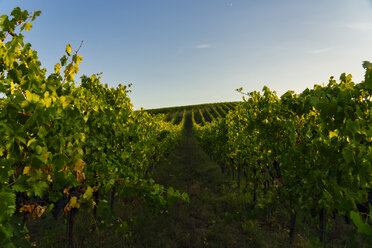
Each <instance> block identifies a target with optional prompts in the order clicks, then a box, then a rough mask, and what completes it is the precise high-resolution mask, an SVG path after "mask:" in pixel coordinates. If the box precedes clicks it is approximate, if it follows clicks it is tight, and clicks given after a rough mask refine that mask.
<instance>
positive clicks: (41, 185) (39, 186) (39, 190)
mask: <svg viewBox="0 0 372 248" xmlns="http://www.w3.org/2000/svg"><path fill="white" fill-rule="evenodd" d="M32 186H33V190H34V193H35V195H36V196H40V197H43V193H44V192H45V191H46V190H47V189H48V184H47V183H46V182H44V181H40V182H37V183H35V184H33V185H32Z"/></svg>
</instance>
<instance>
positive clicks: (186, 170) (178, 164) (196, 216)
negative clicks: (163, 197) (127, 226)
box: [132, 111, 256, 248]
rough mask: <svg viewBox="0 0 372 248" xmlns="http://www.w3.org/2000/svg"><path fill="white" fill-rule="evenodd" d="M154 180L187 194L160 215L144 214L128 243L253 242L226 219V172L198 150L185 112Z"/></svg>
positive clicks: (235, 244)
mask: <svg viewBox="0 0 372 248" xmlns="http://www.w3.org/2000/svg"><path fill="white" fill-rule="evenodd" d="M154 176H155V179H156V181H157V182H159V183H160V184H163V185H166V186H172V187H174V188H175V189H178V190H180V191H182V192H187V193H188V194H189V196H190V204H186V203H179V204H177V205H175V206H173V207H171V208H170V209H169V212H168V213H167V214H164V215H160V216H155V217H154V216H151V217H150V216H146V217H145V218H144V219H143V220H139V223H141V224H140V225H137V226H138V229H137V230H134V233H135V236H134V237H133V242H134V244H132V245H133V247H164V248H165V247H255V246H256V245H254V243H253V241H252V238H251V237H250V235H249V234H248V233H245V232H244V231H243V230H242V228H241V224H239V223H238V222H234V221H233V220H230V221H228V222H226V213H230V212H231V213H232V212H233V211H234V209H236V208H235V207H236V206H235V204H238V203H237V202H236V201H234V199H231V195H229V194H226V192H222V191H224V183H225V182H224V180H225V179H226V176H225V175H223V174H222V173H221V171H220V168H219V166H218V165H217V164H215V163H214V162H213V161H212V160H211V158H210V157H209V156H208V155H207V154H206V153H205V152H204V151H203V150H202V149H201V147H200V146H199V144H198V143H197V140H196V139H195V137H194V136H193V133H192V122H191V116H190V111H189V112H188V113H187V115H186V123H185V133H184V138H183V140H182V141H181V142H180V143H179V144H178V145H177V146H176V148H175V149H174V151H173V152H172V153H171V154H170V155H169V157H168V158H167V159H166V160H164V161H161V163H160V164H159V165H158V166H157V168H156V172H155V175H154Z"/></svg>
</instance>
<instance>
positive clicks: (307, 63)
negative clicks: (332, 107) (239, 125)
mask: <svg viewBox="0 0 372 248" xmlns="http://www.w3.org/2000/svg"><path fill="white" fill-rule="evenodd" d="M16 6H20V7H21V8H22V9H27V10H29V11H31V10H41V11H42V15H41V16H40V17H39V18H37V20H36V21H35V22H34V27H33V29H32V30H31V31H30V32H28V33H26V34H25V36H26V41H28V42H31V44H32V45H33V48H34V49H36V50H37V51H38V54H39V59H40V60H41V62H42V65H43V67H45V68H47V70H48V71H49V72H51V71H52V68H53V66H54V64H55V63H57V62H58V61H59V58H60V57H61V56H62V55H63V54H64V49H65V45H66V44H67V43H70V44H71V45H72V46H73V47H75V48H77V47H78V46H79V44H80V41H81V40H84V44H83V47H82V49H81V55H82V56H83V63H82V64H81V71H80V73H79V75H82V74H87V75H91V74H93V73H98V72H103V80H102V82H103V83H108V84H109V85H110V86H116V85H117V84H119V83H122V84H128V83H133V87H132V93H130V97H131V99H132V102H133V104H134V108H135V109H139V108H140V107H144V108H158V107H165V106H176V105H188V104H199V103H207V102H222V101H235V100H240V99H241V95H240V94H239V93H237V92H235V91H234V90H235V89H236V88H239V87H243V88H244V91H253V90H261V89H262V87H263V86H264V85H267V86H268V87H269V88H271V89H272V90H276V91H277V92H278V94H279V95H281V94H283V93H284V92H286V91H287V90H289V89H291V90H295V91H296V92H301V91H302V90H304V89H305V88H308V87H313V85H314V84H315V83H317V84H320V83H323V82H327V81H328V79H329V76H332V75H333V76H336V78H338V77H339V75H340V74H341V73H342V72H346V73H351V74H352V75H353V78H354V81H355V82H360V81H361V80H362V79H363V75H364V70H363V68H362V61H364V60H370V61H372V0H312V1H308V0H281V1H278V0H260V1H258V0H257V1H253V0H122V1H112V0H106V1H95V0H90V1H86V0H79V1H70V0H64V1H52V0H33V1H26V0H24V1H19V0H0V15H1V14H10V12H11V10H12V9H13V8H14V7H16Z"/></svg>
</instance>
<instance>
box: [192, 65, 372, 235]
mask: <svg viewBox="0 0 372 248" xmlns="http://www.w3.org/2000/svg"><path fill="white" fill-rule="evenodd" d="M363 66H364V68H365V69H366V74H365V80H364V81H363V82H361V83H359V84H355V83H354V82H352V78H351V75H345V74H342V75H341V77H340V82H339V83H337V82H336V80H334V78H333V77H331V78H330V80H329V83H328V85H325V86H320V85H316V86H314V88H313V89H306V90H305V91H303V92H302V93H301V94H295V93H294V92H291V91H288V92H287V93H285V94H284V95H282V96H281V97H280V98H279V97H277V95H276V93H275V92H272V91H270V90H269V89H268V88H267V87H264V89H263V92H262V93H260V92H256V91H255V92H251V93H248V94H245V93H243V94H245V95H247V96H248V97H246V96H244V97H243V99H244V103H242V104H240V105H238V106H237V107H236V108H235V110H234V111H231V112H230V113H229V114H228V115H227V116H226V117H225V118H223V119H216V120H215V121H213V122H211V123H210V124H208V125H205V126H200V125H197V124H196V123H194V128H193V129H194V133H195V134H196V136H197V137H198V139H199V141H200V143H201V145H202V146H203V148H204V149H205V150H206V151H207V152H208V153H209V154H210V155H211V156H212V157H213V158H214V159H215V160H216V161H217V162H218V163H219V164H220V165H221V166H222V169H223V170H224V171H226V170H227V171H229V172H230V174H233V175H236V176H235V177H234V178H235V179H236V180H237V186H238V187H240V188H241V187H242V186H241V185H240V184H241V181H242V178H243V177H244V178H245V179H246V185H245V186H244V187H245V189H244V191H245V192H248V193H249V194H250V196H251V199H252V200H251V202H252V207H253V208H255V209H257V208H259V209H264V210H265V213H266V214H267V215H270V214H271V213H273V212H274V211H275V210H276V208H277V207H278V206H279V205H280V204H279V203H281V204H285V206H287V207H288V211H289V214H290V216H291V218H290V224H289V226H290V238H291V240H292V238H293V235H294V232H295V227H296V223H298V222H299V221H303V222H304V223H308V225H310V226H313V227H316V226H319V227H320V240H321V241H323V242H324V241H325V236H324V235H325V231H326V226H327V218H326V217H327V216H329V215H330V214H333V213H334V212H338V213H339V214H343V215H347V216H350V217H351V218H352V219H353V221H354V223H355V224H356V225H357V226H358V229H359V231H361V232H364V233H366V234H369V235H372V229H371V227H372V225H371V223H370V224H369V225H368V223H365V222H363V221H362V218H361V217H360V215H359V214H358V213H357V211H356V210H357V208H356V204H357V203H363V204H367V207H368V203H366V202H368V199H367V197H368V191H369V190H370V189H371V188H372V164H371V163H372V122H371V120H372V115H371V112H372V104H371V93H372V64H371V63H369V62H364V64H363ZM238 91H240V92H241V89H239V90H238ZM370 200H371V199H370ZM316 216H318V218H314V217H316Z"/></svg>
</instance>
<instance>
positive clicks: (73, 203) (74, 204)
mask: <svg viewBox="0 0 372 248" xmlns="http://www.w3.org/2000/svg"><path fill="white" fill-rule="evenodd" d="M68 205H70V206H71V207H72V208H79V207H80V203H79V202H78V199H77V198H76V196H73V197H71V199H70V202H69V203H68Z"/></svg>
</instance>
